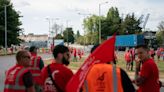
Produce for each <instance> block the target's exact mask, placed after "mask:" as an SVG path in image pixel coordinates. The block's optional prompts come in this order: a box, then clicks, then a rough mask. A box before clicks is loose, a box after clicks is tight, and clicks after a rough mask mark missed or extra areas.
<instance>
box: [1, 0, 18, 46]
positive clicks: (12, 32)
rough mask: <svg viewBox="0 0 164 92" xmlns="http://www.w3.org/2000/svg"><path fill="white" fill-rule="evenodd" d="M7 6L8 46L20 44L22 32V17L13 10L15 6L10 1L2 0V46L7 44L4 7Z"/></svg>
mask: <svg viewBox="0 0 164 92" xmlns="http://www.w3.org/2000/svg"><path fill="white" fill-rule="evenodd" d="M5 5H6V6H7V9H6V12H7V45H8V46H11V44H19V43H20V41H21V40H20V39H19V38H18V36H19V33H20V32H21V28H20V27H19V26H20V25H21V22H20V21H19V18H20V15H19V13H18V12H16V10H15V9H13V5H12V4H11V3H10V0H0V38H1V39H0V45H2V46H4V44H5V35H4V34H5V10H4V6H5Z"/></svg>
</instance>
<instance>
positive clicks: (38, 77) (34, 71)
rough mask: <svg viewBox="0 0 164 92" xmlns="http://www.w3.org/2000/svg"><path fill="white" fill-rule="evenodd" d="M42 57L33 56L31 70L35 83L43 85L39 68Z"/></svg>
mask: <svg viewBox="0 0 164 92" xmlns="http://www.w3.org/2000/svg"><path fill="white" fill-rule="evenodd" d="M40 59H41V57H38V56H32V60H31V62H30V64H31V67H30V72H31V73H32V76H33V80H34V83H36V84H39V85H42V83H43V82H42V80H41V70H40V68H39V63H40Z"/></svg>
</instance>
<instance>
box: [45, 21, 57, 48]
mask: <svg viewBox="0 0 164 92" xmlns="http://www.w3.org/2000/svg"><path fill="white" fill-rule="evenodd" d="M46 20H48V22H49V38H50V39H52V43H50V45H53V46H54V45H55V44H54V37H53V30H52V26H51V24H52V23H53V20H59V18H55V19H53V18H46ZM51 21H52V23H51ZM56 33H57V30H56Z"/></svg>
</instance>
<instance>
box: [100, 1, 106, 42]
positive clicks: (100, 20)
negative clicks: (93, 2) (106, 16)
mask: <svg viewBox="0 0 164 92" xmlns="http://www.w3.org/2000/svg"><path fill="white" fill-rule="evenodd" d="M107 3H108V2H103V3H100V4H99V44H101V5H103V4H107Z"/></svg>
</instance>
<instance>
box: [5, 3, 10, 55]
mask: <svg viewBox="0 0 164 92" xmlns="http://www.w3.org/2000/svg"><path fill="white" fill-rule="evenodd" d="M8 6H10V5H5V6H4V10H5V54H6V55H7V7H8Z"/></svg>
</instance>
